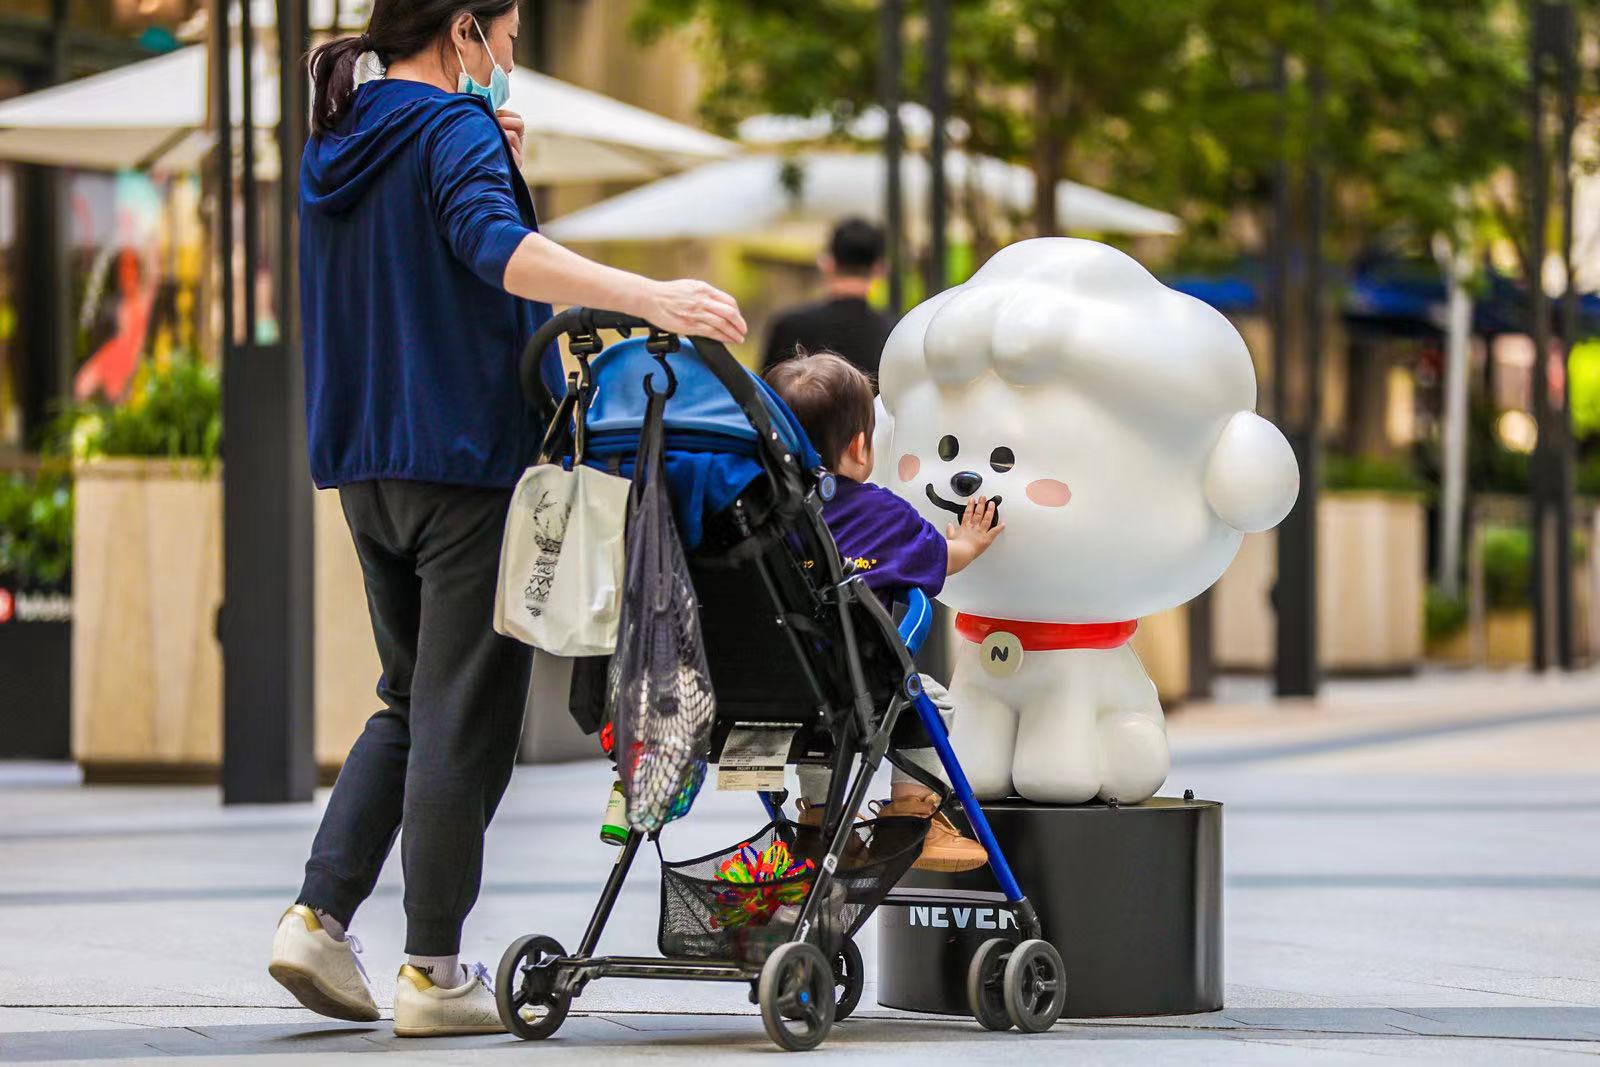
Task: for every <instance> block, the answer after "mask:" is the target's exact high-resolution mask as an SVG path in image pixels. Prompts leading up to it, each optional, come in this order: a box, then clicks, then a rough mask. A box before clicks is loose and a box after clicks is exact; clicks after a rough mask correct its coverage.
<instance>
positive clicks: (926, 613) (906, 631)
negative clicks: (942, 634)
mask: <svg viewBox="0 0 1600 1067" xmlns="http://www.w3.org/2000/svg"><path fill="white" fill-rule="evenodd" d="M905 605H906V613H905V616H904V617H903V618H901V620H900V627H899V629H900V640H902V641H904V642H905V645H906V651H908V652H910V653H911V654H912V655H913V656H914V655H916V654H917V650H918V649H920V648H921V647H922V642H924V641H926V640H927V639H928V631H929V630H932V629H933V604H932V602H931V601H929V600H928V594H926V593H924V592H923V591H922V590H920V589H911V590H908V591H907V593H906V595H905Z"/></svg>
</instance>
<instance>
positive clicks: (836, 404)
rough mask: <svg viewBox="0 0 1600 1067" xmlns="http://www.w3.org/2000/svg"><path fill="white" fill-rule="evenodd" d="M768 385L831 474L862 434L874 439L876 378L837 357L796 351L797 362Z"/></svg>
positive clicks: (772, 373) (771, 376)
mask: <svg viewBox="0 0 1600 1067" xmlns="http://www.w3.org/2000/svg"><path fill="white" fill-rule="evenodd" d="M766 379H767V384H768V385H770V386H772V389H773V391H774V392H776V393H777V394H778V396H780V397H782V398H783V402H784V403H785V404H788V405H789V410H790V411H792V412H794V414H795V418H797V419H799V420H800V425H801V426H802V427H804V428H805V431H806V436H807V437H809V438H811V443H812V445H814V446H815V447H816V449H817V454H818V455H819V456H821V457H822V464H823V466H825V467H827V468H828V469H829V470H833V469H835V468H837V467H838V465H839V460H840V459H841V458H842V457H843V456H844V454H845V450H846V449H848V448H849V447H850V442H851V441H852V440H854V439H855V436H856V434H858V433H864V434H866V435H867V438H868V440H871V438H872V429H873V423H874V421H875V419H874V414H873V409H872V396H873V392H872V379H871V378H870V377H868V375H867V374H866V373H865V372H864V371H862V370H861V368H859V367H857V366H856V365H855V364H854V363H851V362H850V361H849V360H847V359H845V358H844V357H843V356H841V355H839V353H837V352H828V351H826V350H819V351H816V352H807V351H806V350H805V349H804V348H801V347H800V346H799V345H796V346H795V354H794V357H793V358H792V359H786V360H784V361H783V362H782V363H779V364H777V365H776V366H774V367H772V368H771V369H770V370H768V371H767V376H766Z"/></svg>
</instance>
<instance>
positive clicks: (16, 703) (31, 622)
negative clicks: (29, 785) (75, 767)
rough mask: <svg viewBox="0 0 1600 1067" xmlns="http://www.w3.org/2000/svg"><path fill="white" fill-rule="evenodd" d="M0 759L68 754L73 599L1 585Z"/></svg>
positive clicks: (57, 592) (63, 593) (62, 593)
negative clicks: (0, 704)
mask: <svg viewBox="0 0 1600 1067" xmlns="http://www.w3.org/2000/svg"><path fill="white" fill-rule="evenodd" d="M0 678H3V679H5V681H4V682H3V683H0V693H3V694H4V698H5V701H6V708H7V710H8V713H7V714H6V716H5V725H4V728H3V729H0V759H42V760H64V759H67V758H69V757H70V756H71V753H72V597H71V594H70V593H68V592H66V591H64V590H50V591H47V590H40V589H31V588H19V587H17V586H14V585H10V584H0Z"/></svg>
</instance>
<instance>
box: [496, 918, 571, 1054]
mask: <svg viewBox="0 0 1600 1067" xmlns="http://www.w3.org/2000/svg"><path fill="white" fill-rule="evenodd" d="M566 954H567V953H566V950H565V949H563V948H562V947H561V943H560V942H559V941H557V940H556V939H555V938H553V937H546V936H545V935H543V934H529V935H528V936H527V937H519V938H518V939H517V940H515V941H513V942H511V944H510V945H509V946H507V948H506V951H505V955H503V956H501V957H500V968H499V970H498V971H497V972H496V973H495V983H494V1001H495V1006H496V1007H497V1008H499V1009H500V1021H501V1022H502V1023H504V1024H505V1027H506V1029H507V1030H508V1031H510V1032H511V1033H513V1034H516V1035H517V1036H518V1037H520V1038H522V1040H524V1041H542V1040H543V1039H545V1038H547V1037H549V1036H550V1035H551V1034H553V1033H555V1032H556V1031H557V1030H559V1029H560V1028H561V1024H562V1023H563V1022H565V1021H566V1018H567V1009H568V1008H570V1007H571V1006H572V998H571V997H570V996H557V995H556V994H555V992H554V991H553V989H552V982H553V979H554V977H555V975H554V973H553V972H552V971H551V970H550V969H549V968H544V967H537V966H536V965H537V964H539V963H542V962H544V961H545V960H551V959H555V958H557V957H559V956H565V955H566Z"/></svg>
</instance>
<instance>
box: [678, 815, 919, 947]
mask: <svg viewBox="0 0 1600 1067" xmlns="http://www.w3.org/2000/svg"><path fill="white" fill-rule="evenodd" d="M927 833H928V822H927V820H926V819H916V818H906V817H898V816H897V817H892V818H882V819H872V820H869V821H863V822H857V823H855V824H854V826H853V827H852V828H851V833H850V837H849V839H848V841H847V842H846V844H845V849H844V854H843V856H842V857H841V858H840V861H839V866H838V868H837V870H835V871H834V875H833V879H832V885H831V886H830V888H829V891H828V897H829V900H828V902H827V904H826V905H825V906H824V907H823V908H822V910H821V911H820V912H819V913H818V919H817V926H816V927H815V928H814V929H813V931H812V937H811V940H812V941H813V942H815V943H816V945H817V946H818V947H819V948H821V949H822V950H823V952H824V953H826V954H828V955H830V956H831V955H833V954H834V953H836V952H838V951H839V947H840V945H841V944H842V943H843V941H844V939H845V938H847V937H849V936H850V935H851V934H853V933H855V931H856V929H857V928H858V927H859V926H860V925H861V924H862V923H863V922H864V921H866V918H867V916H868V915H870V914H872V909H873V908H875V907H877V905H878V903H879V901H881V900H882V899H883V898H884V896H885V895H886V894H887V893H888V892H889V890H890V889H892V888H894V885H895V883H896V882H898V881H899V880H900V879H901V878H902V877H903V876H904V875H905V873H906V871H908V870H909V869H910V868H911V864H912V863H914V862H916V859H917V856H918V854H919V853H920V852H921V849H922V839H923V838H924V837H925V836H927ZM774 845H776V846H778V848H779V850H783V849H786V850H787V851H788V855H789V857H790V858H791V860H792V866H791V867H790V868H789V873H785V874H782V875H778V876H776V877H770V876H769V877H766V878H761V876H760V875H757V876H756V877H757V879H758V880H755V881H746V880H744V878H745V877H746V875H745V872H747V871H749V870H750V869H751V866H752V865H751V863H750V862H749V860H750V858H751V857H754V858H755V861H756V862H755V866H758V867H759V866H760V863H761V857H763V856H766V855H771V853H769V852H768V850H769V849H772V848H773V846H774ZM826 852H827V848H826V845H825V843H824V842H823V840H822V835H821V833H819V832H818V831H817V830H816V829H815V828H813V827H808V826H798V825H795V824H793V823H784V824H782V825H781V826H780V825H779V824H777V823H768V824H767V825H766V826H764V827H762V828H761V830H760V831H759V832H758V833H756V834H755V835H753V836H752V837H750V838H749V839H748V840H746V841H742V842H740V843H739V844H737V845H734V846H731V847H729V848H724V849H718V850H717V851H716V852H712V853H709V854H707V855H704V856H700V857H698V858H696V859H691V860H683V861H681V862H678V863H666V862H663V863H662V865H661V930H660V934H659V936H658V939H657V940H658V943H659V946H660V948H661V952H662V954H663V955H665V956H674V957H678V958H685V957H687V958H693V959H720V960H732V961H734V962H737V963H743V964H746V965H758V964H760V963H761V962H762V961H763V960H765V959H766V958H767V955H768V954H769V953H771V951H772V950H773V949H775V948H777V947H778V946H779V945H781V944H783V943H784V942H785V941H789V940H792V939H793V938H794V932H795V930H794V928H795V924H796V923H797V922H798V921H799V918H800V909H801V908H802V906H803V905H804V904H805V902H806V899H807V898H808V897H809V896H810V895H811V890H812V887H813V886H814V885H815V884H816V875H817V871H818V870H819V869H820V868H821V867H822V860H823V857H824V856H825V855H826ZM780 854H781V851H780ZM729 861H732V864H731V867H730V868H729V869H728V870H727V871H726V873H724V866H725V865H728V864H729ZM807 861H809V866H808V865H807Z"/></svg>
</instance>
